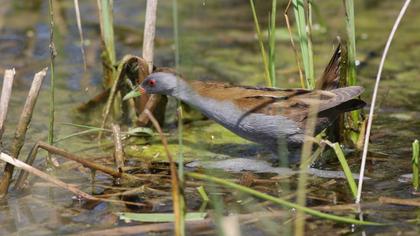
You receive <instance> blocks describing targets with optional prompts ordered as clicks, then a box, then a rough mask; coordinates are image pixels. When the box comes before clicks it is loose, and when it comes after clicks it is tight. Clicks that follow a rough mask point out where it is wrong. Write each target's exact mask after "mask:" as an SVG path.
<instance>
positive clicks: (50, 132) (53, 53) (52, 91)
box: [48, 0, 57, 144]
mask: <svg viewBox="0 0 420 236" xmlns="http://www.w3.org/2000/svg"><path fill="white" fill-rule="evenodd" d="M48 6H49V13H50V45H49V48H50V59H51V62H50V64H51V74H50V79H51V83H50V108H49V122H48V143H49V144H53V142H54V113H55V97H54V95H55V79H54V71H55V70H54V64H55V57H56V55H57V52H56V49H55V45H54V10H53V9H54V8H53V0H49V1H48Z"/></svg>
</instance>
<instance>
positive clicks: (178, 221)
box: [144, 109, 183, 236]
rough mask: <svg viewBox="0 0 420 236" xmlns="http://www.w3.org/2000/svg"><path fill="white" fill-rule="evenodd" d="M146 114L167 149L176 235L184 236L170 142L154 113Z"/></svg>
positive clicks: (146, 111)
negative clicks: (169, 146)
mask: <svg viewBox="0 0 420 236" xmlns="http://www.w3.org/2000/svg"><path fill="white" fill-rule="evenodd" d="M144 113H145V114H146V115H147V116H148V117H149V119H150V121H151V122H152V124H153V126H154V127H155V129H156V130H157V131H158V133H159V136H160V139H161V141H162V144H163V146H164V148H165V152H166V155H167V157H168V160H169V168H170V170H171V184H172V201H173V206H174V215H175V235H176V236H180V235H182V232H181V223H182V222H181V214H183V211H182V209H181V201H182V199H181V198H182V196H181V191H180V187H179V180H178V173H177V170H176V166H175V162H174V159H173V157H172V155H171V153H170V152H169V148H168V141H167V140H166V137H165V135H163V132H162V129H161V128H160V125H159V122H158V121H157V120H156V119H155V117H153V115H152V113H151V112H150V111H149V110H147V109H146V110H144Z"/></svg>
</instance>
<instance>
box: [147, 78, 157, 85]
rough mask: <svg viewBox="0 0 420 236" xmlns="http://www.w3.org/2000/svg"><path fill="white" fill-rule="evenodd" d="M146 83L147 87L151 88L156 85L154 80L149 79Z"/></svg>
mask: <svg viewBox="0 0 420 236" xmlns="http://www.w3.org/2000/svg"><path fill="white" fill-rule="evenodd" d="M147 83H148V84H149V86H150V87H153V86H155V85H156V80H154V79H151V80H149V82H147Z"/></svg>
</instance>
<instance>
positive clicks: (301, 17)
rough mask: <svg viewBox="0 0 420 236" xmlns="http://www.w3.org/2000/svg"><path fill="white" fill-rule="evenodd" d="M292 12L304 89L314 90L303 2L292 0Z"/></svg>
mask: <svg viewBox="0 0 420 236" xmlns="http://www.w3.org/2000/svg"><path fill="white" fill-rule="evenodd" d="M292 3H293V11H294V14H295V20H296V27H297V30H298V36H299V44H300V50H301V53H302V61H303V68H304V71H305V79H306V88H307V89H313V88H315V78H314V67H313V63H311V61H312V60H311V58H312V57H313V52H312V51H311V50H310V47H309V36H308V32H307V30H306V27H307V25H306V18H305V5H304V0H292Z"/></svg>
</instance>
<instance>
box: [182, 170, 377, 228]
mask: <svg viewBox="0 0 420 236" xmlns="http://www.w3.org/2000/svg"><path fill="white" fill-rule="evenodd" d="M186 175H187V176H189V177H191V178H194V179H199V180H205V181H210V182H213V183H216V184H220V185H223V186H225V187H228V188H231V189H235V190H238V191H241V192H243V193H247V194H250V195H252V196H254V197H257V198H261V199H264V200H267V201H270V202H272V203H275V204H277V205H280V206H284V207H288V208H295V209H297V210H301V211H304V212H306V213H308V214H310V215H313V216H317V217H320V218H323V219H328V220H333V221H338V222H343V223H348V224H357V225H376V226H380V225H385V224H383V223H378V222H370V221H361V220H356V219H353V218H350V217H343V216H337V215H332V214H328V213H324V212H320V211H317V210H314V209H311V208H308V207H304V206H301V205H298V204H296V203H292V202H289V201H286V200H284V199H281V198H277V197H274V196H271V195H268V194H266V193H263V192H259V191H256V190H254V189H251V188H248V187H245V186H242V185H239V184H236V183H233V182H231V181H228V180H225V179H221V178H217V177H214V176H209V175H204V174H199V173H193V172H190V173H186Z"/></svg>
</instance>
